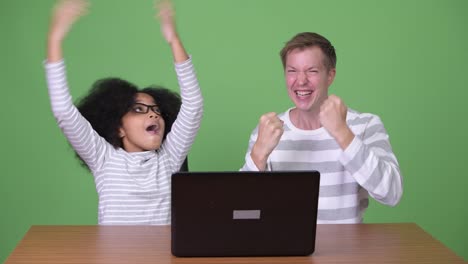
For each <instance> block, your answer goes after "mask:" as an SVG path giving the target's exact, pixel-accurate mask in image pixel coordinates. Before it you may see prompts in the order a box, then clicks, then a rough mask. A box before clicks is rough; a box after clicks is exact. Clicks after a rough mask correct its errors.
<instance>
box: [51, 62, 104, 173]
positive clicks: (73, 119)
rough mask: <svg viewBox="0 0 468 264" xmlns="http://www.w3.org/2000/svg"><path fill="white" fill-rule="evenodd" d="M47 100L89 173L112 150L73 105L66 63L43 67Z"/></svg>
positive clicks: (95, 168)
mask: <svg viewBox="0 0 468 264" xmlns="http://www.w3.org/2000/svg"><path fill="white" fill-rule="evenodd" d="M44 67H45V70H46V78H47V85H48V90H49V97H50V102H51V107H52V112H53V114H54V117H55V119H56V121H57V123H58V125H59V127H60V129H61V130H62V131H63V133H64V135H65V137H66V138H67V140H68V141H69V142H70V144H71V145H72V147H73V148H74V149H75V151H76V152H77V153H78V155H80V157H81V158H82V159H83V160H84V161H85V162H86V164H87V165H88V167H89V168H90V169H91V171H95V170H97V169H98V168H99V164H102V163H103V162H102V159H104V155H102V153H105V152H107V149H108V148H110V147H111V146H110V145H109V144H108V143H107V142H106V141H105V140H104V139H103V138H101V137H100V136H99V135H98V134H97V133H96V132H95V131H94V129H93V128H92V127H91V124H89V122H88V121H87V120H86V119H85V118H84V117H83V116H82V115H81V114H80V112H79V111H78V109H77V108H76V107H75V105H73V101H72V98H71V95H70V92H69V89H68V83H67V78H66V69H65V62H64V61H63V60H62V61H60V62H57V63H47V62H45V64H44Z"/></svg>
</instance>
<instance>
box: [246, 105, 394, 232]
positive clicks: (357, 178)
mask: <svg viewBox="0 0 468 264" xmlns="http://www.w3.org/2000/svg"><path fill="white" fill-rule="evenodd" d="M290 110H291V109H289V110H288V111H286V112H285V113H282V114H280V115H279V118H280V119H281V120H283V121H284V133H283V135H282V137H281V139H280V142H279V144H278V145H277V146H276V148H275V149H274V150H273V152H272V153H271V154H270V156H269V158H268V160H267V170H273V171H278V170H318V171H319V172H320V174H321V177H320V193H319V206H318V207H319V208H318V219H317V223H322V224H326V223H361V222H362V221H363V214H364V212H365V210H366V208H367V207H368V204H369V198H368V196H369V195H370V196H371V197H373V198H374V199H376V200H377V201H379V202H380V203H383V204H387V205H391V206H394V205H396V204H397V203H398V202H399V200H400V198H401V195H402V192H403V188H402V179H401V176H400V169H399V165H398V161H397V159H396V157H395V155H394V154H393V151H392V148H391V146H390V142H389V137H388V134H387V132H386V130H385V128H384V125H383V123H382V121H381V120H380V118H379V117H378V116H376V115H373V114H368V113H358V112H356V111H354V110H348V113H347V123H348V126H349V127H350V128H351V130H352V131H353V132H354V134H355V138H354V140H353V141H352V142H351V144H350V145H349V146H348V147H347V148H346V149H345V150H342V149H341V148H340V146H339V145H338V143H337V142H336V141H335V140H334V138H333V137H332V136H331V135H330V134H329V133H328V132H327V131H326V129H325V128H323V127H322V128H319V129H316V130H301V129H299V128H297V127H295V126H294V125H293V124H292V123H291V120H290V119H289V112H290ZM257 131H258V127H257V128H255V130H254V131H253V133H252V135H251V137H250V142H249V149H248V151H247V154H246V157H245V160H246V162H245V164H244V166H243V168H242V169H241V170H245V171H256V170H258V168H257V167H256V166H255V164H254V162H253V160H252V158H251V156H250V151H251V149H252V146H253V144H254V143H255V141H256V139H257Z"/></svg>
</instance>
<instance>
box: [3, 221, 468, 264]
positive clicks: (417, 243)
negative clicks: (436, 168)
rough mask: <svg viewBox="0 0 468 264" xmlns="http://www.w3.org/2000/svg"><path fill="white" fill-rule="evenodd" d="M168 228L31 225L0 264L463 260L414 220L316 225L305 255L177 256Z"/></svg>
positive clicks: (409, 261) (426, 261) (446, 261)
mask: <svg viewBox="0 0 468 264" xmlns="http://www.w3.org/2000/svg"><path fill="white" fill-rule="evenodd" d="M170 240H171V231H170V226H32V227H31V228H30V229H29V231H28V232H27V233H26V235H25V237H24V238H23V239H22V241H21V242H20V243H19V244H18V245H17V247H16V248H15V250H14V251H13V252H12V254H11V255H10V256H9V257H8V259H7V260H6V262H5V263H7V264H13V263H47V264H54V263H207V264H209V263H230V264H232V263H412V264H416V263H443V264H445V263H464V261H463V259H462V258H461V257H459V256H457V255H456V254H455V253H454V252H453V251H451V250H450V249H448V248H447V247H446V246H444V245H443V244H442V243H440V242H439V241H437V240H436V239H434V238H433V237H432V236H430V235H429V234H428V233H426V232H425V231H424V230H423V229H421V228H420V227H419V226H417V225H416V224H413V223H402V224H349V225H318V226H317V238H316V249H315V252H314V254H312V255H310V256H306V257H227V258H177V257H174V256H172V254H171V251H170Z"/></svg>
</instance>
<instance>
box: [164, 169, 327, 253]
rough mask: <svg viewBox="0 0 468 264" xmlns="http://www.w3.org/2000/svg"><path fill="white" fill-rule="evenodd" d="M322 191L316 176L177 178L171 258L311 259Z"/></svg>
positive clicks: (191, 175)
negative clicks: (309, 257) (254, 257)
mask: <svg viewBox="0 0 468 264" xmlns="http://www.w3.org/2000/svg"><path fill="white" fill-rule="evenodd" d="M319 188H320V173H319V172H317V171H287V172H286V171H283V172H279V171H275V172H239V171H236V172H179V173H175V174H174V175H173V176H172V211H171V215H172V220H171V221H172V223H171V224H172V225H171V232H172V234H171V239H172V241H171V250H172V254H173V255H174V256H179V257H196V256H199V257H210V256H212V257H216V256H217V257H227V256H300V255H310V254H312V253H313V252H314V250H315V231H316V226H317V206H318V194H319Z"/></svg>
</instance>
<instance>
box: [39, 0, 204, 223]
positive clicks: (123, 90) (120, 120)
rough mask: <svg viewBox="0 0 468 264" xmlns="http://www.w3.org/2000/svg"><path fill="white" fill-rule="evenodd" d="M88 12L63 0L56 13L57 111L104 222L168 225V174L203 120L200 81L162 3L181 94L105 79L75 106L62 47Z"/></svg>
mask: <svg viewBox="0 0 468 264" xmlns="http://www.w3.org/2000/svg"><path fill="white" fill-rule="evenodd" d="M87 7H88V2H87V1H86V0H61V1H58V3H57V4H56V6H55V8H54V9H53V12H52V17H51V23H50V27H49V34H48V44H47V49H48V50H47V60H46V62H45V70H46V77H47V84H48V88H49V96H50V100H51V106H52V112H53V114H54V116H55V118H56V120H57V123H58V125H59V127H60V128H61V130H62V131H63V133H64V135H65V136H66V138H67V139H68V141H69V142H70V144H71V146H72V147H73V148H74V150H75V151H76V153H77V155H78V156H79V158H80V159H81V160H82V162H84V164H85V165H86V166H87V167H88V168H89V170H90V171H91V173H92V174H93V176H94V180H95V183H96V191H97V193H98V198H99V205H98V223H99V224H104V225H167V224H170V221H171V220H170V208H171V196H170V191H171V175H172V174H173V173H174V172H177V171H179V169H180V168H181V166H182V164H183V163H184V161H185V160H186V157H187V153H188V151H189V150H190V147H191V146H192V144H193V142H194V140H195V136H196V134H197V132H198V130H199V127H200V123H201V119H202V115H203V98H202V95H201V92H200V88H199V85H198V80H197V78H196V75H195V71H194V68H193V65H192V60H191V57H189V56H188V55H187V53H186V51H185V49H184V47H183V45H182V42H181V41H180V39H179V37H178V34H177V31H176V27H175V22H174V17H173V11H172V5H171V3H170V1H168V0H162V1H157V8H158V10H159V12H158V15H157V16H158V18H159V20H160V24H161V32H162V35H163V37H164V39H165V40H166V41H167V43H168V44H169V46H170V47H171V50H172V54H173V57H174V62H175V71H176V73H177V78H178V81H179V86H180V94H181V96H180V97H179V95H178V94H176V93H174V92H171V91H170V90H168V89H165V88H162V87H157V86H151V87H147V88H144V89H142V90H139V89H138V87H136V86H135V85H133V84H132V83H130V82H128V81H125V80H122V79H119V78H107V79H102V80H98V81H97V82H96V83H94V85H93V87H92V88H91V90H90V91H89V93H88V94H87V95H86V96H85V97H84V98H82V99H81V100H80V101H79V103H78V104H77V106H75V105H74V104H73V101H72V98H71V95H70V92H69V89H68V84H67V79H66V70H65V62H64V59H63V56H62V42H63V40H64V39H65V37H66V35H67V33H68V31H69V30H70V28H71V27H72V25H73V24H74V23H75V22H76V21H77V20H78V18H79V17H81V16H82V15H84V14H85V13H86V12H87Z"/></svg>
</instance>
